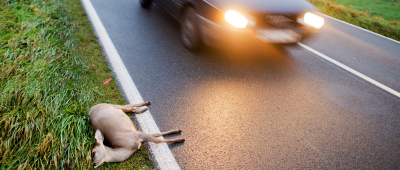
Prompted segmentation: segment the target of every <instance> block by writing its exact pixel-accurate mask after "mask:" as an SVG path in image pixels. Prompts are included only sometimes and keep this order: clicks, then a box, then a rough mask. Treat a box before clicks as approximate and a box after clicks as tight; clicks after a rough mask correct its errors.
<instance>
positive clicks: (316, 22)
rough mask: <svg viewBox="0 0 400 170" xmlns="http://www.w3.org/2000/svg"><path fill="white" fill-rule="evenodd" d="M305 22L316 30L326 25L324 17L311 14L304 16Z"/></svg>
mask: <svg viewBox="0 0 400 170" xmlns="http://www.w3.org/2000/svg"><path fill="white" fill-rule="evenodd" d="M304 22H305V23H307V24H309V25H311V26H313V27H315V28H321V27H322V25H324V19H323V18H322V17H319V16H317V15H315V14H312V13H309V12H307V13H306V14H305V15H304Z"/></svg>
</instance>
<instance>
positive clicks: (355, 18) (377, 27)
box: [308, 0, 400, 41]
mask: <svg viewBox="0 0 400 170" xmlns="http://www.w3.org/2000/svg"><path fill="white" fill-rule="evenodd" d="M308 1H309V2H311V3H312V4H314V5H315V6H317V7H318V8H319V9H320V10H321V11H322V12H323V13H325V14H327V15H330V16H332V17H335V18H338V19H340V20H343V21H346V22H349V23H351V24H354V25H357V26H360V27H362V28H365V29H367V30H370V31H373V32H376V33H378V34H381V35H384V36H386V37H390V38H393V39H395V40H398V41H400V22H399V21H386V20H385V19H383V18H381V17H376V16H372V15H370V14H369V13H368V11H360V10H357V9H353V8H351V7H346V6H343V5H341V4H337V3H335V1H334V0H308Z"/></svg>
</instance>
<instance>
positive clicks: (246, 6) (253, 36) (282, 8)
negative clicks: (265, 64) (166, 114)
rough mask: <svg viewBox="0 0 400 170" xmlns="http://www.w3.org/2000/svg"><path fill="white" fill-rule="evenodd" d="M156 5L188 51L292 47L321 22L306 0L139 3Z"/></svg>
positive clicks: (146, 0) (143, 0) (148, 0)
mask: <svg viewBox="0 0 400 170" xmlns="http://www.w3.org/2000/svg"><path fill="white" fill-rule="evenodd" d="M153 2H154V3H156V4H157V5H159V6H160V7H162V8H163V9H165V10H166V11H167V12H169V13H170V14H171V15H172V16H173V17H175V18H176V19H177V20H178V21H179V22H180V24H181V38H182V42H183V44H184V45H185V47H186V48H188V49H189V50H196V49H198V48H199V47H200V46H201V44H202V43H203V42H204V43H206V44H208V45H216V44H220V45H221V44H224V43H229V42H242V41H244V42H246V41H249V40H250V41H261V42H264V43H271V44H294V43H297V42H299V41H300V40H301V39H303V38H306V37H308V36H309V35H311V34H312V33H313V32H315V30H317V29H319V28H320V27H321V26H322V25H323V23H324V20H323V18H322V17H320V16H318V15H317V12H318V9H317V8H316V7H314V6H313V5H312V4H310V3H309V2H307V1H306V0H140V4H141V6H142V7H143V8H146V9H148V8H150V6H151V4H152V3H153Z"/></svg>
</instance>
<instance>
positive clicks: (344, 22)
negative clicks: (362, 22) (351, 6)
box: [319, 12, 400, 44]
mask: <svg viewBox="0 0 400 170" xmlns="http://www.w3.org/2000/svg"><path fill="white" fill-rule="evenodd" d="M319 14H321V15H323V16H325V17H327V18H330V19H333V20H336V21H338V22H341V23H343V24H347V25H349V26H353V27H355V28H358V29H361V30H364V31H366V32H369V33H372V34H375V35H377V36H380V37H382V38H385V39H387V40H390V41H393V42H395V43H399V44H400V41H397V40H395V39H392V38H389V37H386V36H384V35H381V34H378V33H376V32H373V31H370V30H367V29H365V28H362V27H359V26H357V25H354V24H350V23H348V22H346V21H342V20H340V19H337V18H334V17H331V16H329V15H326V14H323V13H320V12H319Z"/></svg>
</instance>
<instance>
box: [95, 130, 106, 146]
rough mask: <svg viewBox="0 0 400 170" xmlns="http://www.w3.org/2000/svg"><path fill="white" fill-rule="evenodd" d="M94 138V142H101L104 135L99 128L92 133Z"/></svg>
mask: <svg viewBox="0 0 400 170" xmlns="http://www.w3.org/2000/svg"><path fill="white" fill-rule="evenodd" d="M94 139H95V140H96V143H98V144H101V143H103V140H104V137H103V134H102V133H101V132H100V130H99V129H97V130H96V133H95V134H94Z"/></svg>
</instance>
